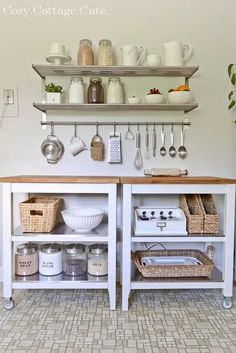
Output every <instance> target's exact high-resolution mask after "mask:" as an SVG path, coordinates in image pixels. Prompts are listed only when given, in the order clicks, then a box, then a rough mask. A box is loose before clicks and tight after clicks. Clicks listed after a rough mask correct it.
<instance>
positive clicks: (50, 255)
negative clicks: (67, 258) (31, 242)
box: [39, 243, 62, 276]
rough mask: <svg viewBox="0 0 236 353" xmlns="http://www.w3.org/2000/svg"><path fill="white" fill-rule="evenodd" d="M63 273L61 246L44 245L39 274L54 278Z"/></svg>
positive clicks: (40, 252)
mask: <svg viewBox="0 0 236 353" xmlns="http://www.w3.org/2000/svg"><path fill="white" fill-rule="evenodd" d="M61 272H62V249H61V245H59V244H56V243H53V244H50V243H49V244H44V245H42V246H41V249H40V251H39V273H40V274H41V275H44V276H54V275H58V274H59V273H61Z"/></svg>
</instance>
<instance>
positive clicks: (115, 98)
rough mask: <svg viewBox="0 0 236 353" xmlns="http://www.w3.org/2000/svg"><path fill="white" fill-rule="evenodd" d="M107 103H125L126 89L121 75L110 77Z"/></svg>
mask: <svg viewBox="0 0 236 353" xmlns="http://www.w3.org/2000/svg"><path fill="white" fill-rule="evenodd" d="M107 103H109V104H122V103H124V89H123V85H122V83H121V80H120V78H119V77H110V78H109V79H108V87H107Z"/></svg>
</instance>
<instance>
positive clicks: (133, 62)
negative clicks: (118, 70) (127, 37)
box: [121, 44, 146, 66]
mask: <svg viewBox="0 0 236 353" xmlns="http://www.w3.org/2000/svg"><path fill="white" fill-rule="evenodd" d="M139 51H141V54H140V56H139V55H138V52H139ZM145 57H146V49H145V48H143V47H139V48H137V47H136V45H133V44H127V45H123V46H122V47H121V64H122V65H124V66H138V65H140V63H141V61H143V60H144V59H145Z"/></svg>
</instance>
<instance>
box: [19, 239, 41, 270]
mask: <svg viewBox="0 0 236 353" xmlns="http://www.w3.org/2000/svg"><path fill="white" fill-rule="evenodd" d="M38 270H39V263H38V251H37V248H36V246H35V245H34V244H30V243H27V244H21V245H19V246H17V248H16V253H15V273H16V275H18V276H31V275H34V274H35V273H37V272H38Z"/></svg>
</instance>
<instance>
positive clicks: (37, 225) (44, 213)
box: [19, 197, 63, 233]
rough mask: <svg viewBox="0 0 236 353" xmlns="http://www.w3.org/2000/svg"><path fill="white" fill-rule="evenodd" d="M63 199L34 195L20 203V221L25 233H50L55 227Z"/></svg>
mask: <svg viewBox="0 0 236 353" xmlns="http://www.w3.org/2000/svg"><path fill="white" fill-rule="evenodd" d="M62 201H63V199H60V198H56V197H33V198H31V199H29V200H27V201H24V202H21V203H20V204H19V208H20V221H21V226H22V230H23V232H24V233H48V232H51V231H52V230H53V228H54V227H55V225H56V223H57V221H58V218H59V215H60V211H61V208H62Z"/></svg>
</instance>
